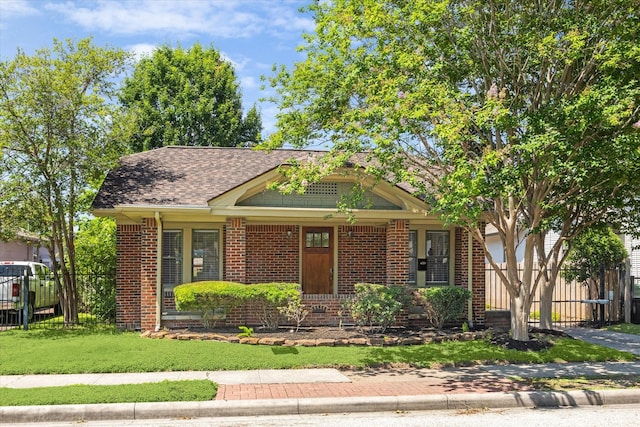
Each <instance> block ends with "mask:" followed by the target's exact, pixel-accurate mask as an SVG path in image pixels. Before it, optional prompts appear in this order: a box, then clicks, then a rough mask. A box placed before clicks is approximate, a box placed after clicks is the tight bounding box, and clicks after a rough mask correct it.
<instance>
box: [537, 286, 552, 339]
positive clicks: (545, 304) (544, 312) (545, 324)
mask: <svg viewBox="0 0 640 427" xmlns="http://www.w3.org/2000/svg"><path fill="white" fill-rule="evenodd" d="M554 283H555V280H553V281H549V282H546V283H543V284H542V286H541V288H540V328H541V329H553V288H554V286H553V285H554Z"/></svg>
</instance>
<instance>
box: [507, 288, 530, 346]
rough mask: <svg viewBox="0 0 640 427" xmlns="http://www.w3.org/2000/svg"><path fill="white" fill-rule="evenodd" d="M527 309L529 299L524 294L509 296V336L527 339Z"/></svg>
mask: <svg viewBox="0 0 640 427" xmlns="http://www.w3.org/2000/svg"><path fill="white" fill-rule="evenodd" d="M529 310H531V301H529V300H528V298H526V297H525V296H524V295H519V296H517V297H512V298H511V338H513V339H514V340H517V341H529Z"/></svg>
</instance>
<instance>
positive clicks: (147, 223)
mask: <svg viewBox="0 0 640 427" xmlns="http://www.w3.org/2000/svg"><path fill="white" fill-rule="evenodd" d="M157 252H158V226H157V224H156V220H155V219H154V218H143V219H142V228H141V241H140V327H141V328H142V330H143V331H147V330H151V331H152V330H154V329H155V328H156V298H157V269H158V266H157Z"/></svg>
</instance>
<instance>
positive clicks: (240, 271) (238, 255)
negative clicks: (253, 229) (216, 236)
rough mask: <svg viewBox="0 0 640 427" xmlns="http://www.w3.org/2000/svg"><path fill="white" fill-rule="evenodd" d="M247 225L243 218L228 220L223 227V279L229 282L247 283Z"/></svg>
mask: <svg viewBox="0 0 640 427" xmlns="http://www.w3.org/2000/svg"><path fill="white" fill-rule="evenodd" d="M246 228H247V223H246V220H245V219H244V218H228V219H227V223H226V225H225V236H224V238H225V240H224V253H225V268H224V274H225V276H224V278H225V280H228V281H230V282H238V283H246V282H247V256H246V255H247V238H246V234H247V230H246Z"/></svg>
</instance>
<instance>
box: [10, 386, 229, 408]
mask: <svg viewBox="0 0 640 427" xmlns="http://www.w3.org/2000/svg"><path fill="white" fill-rule="evenodd" d="M217 390H218V386H217V385H216V384H215V383H213V382H211V381H208V380H194V381H163V382H159V383H144V384H122V385H102V386H95V385H73V386H66V387H38V388H29V389H20V388H0V402H2V403H1V404H0V405H1V406H27V405H77V404H90V403H119V402H183V401H184V402H188V401H204V400H212V399H213V398H214V397H215V395H216V392H217Z"/></svg>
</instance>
